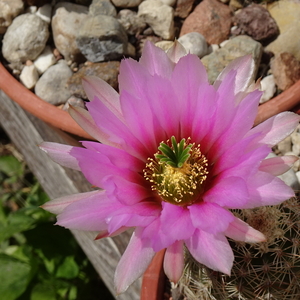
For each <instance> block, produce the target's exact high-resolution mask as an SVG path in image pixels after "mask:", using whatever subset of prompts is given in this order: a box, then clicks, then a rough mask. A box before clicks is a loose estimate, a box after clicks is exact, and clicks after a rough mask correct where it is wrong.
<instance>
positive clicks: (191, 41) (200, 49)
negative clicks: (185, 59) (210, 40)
mask: <svg viewBox="0 0 300 300" xmlns="http://www.w3.org/2000/svg"><path fill="white" fill-rule="evenodd" d="M178 42H179V43H180V44H181V45H182V46H183V47H184V48H185V49H186V50H187V52H189V53H191V54H195V55H197V56H198V57H200V58H202V57H203V56H204V55H206V54H207V53H208V46H207V42H206V40H205V37H204V36H203V35H202V34H200V33H198V32H190V33H187V34H185V35H183V36H181V37H180V38H179V39H178Z"/></svg>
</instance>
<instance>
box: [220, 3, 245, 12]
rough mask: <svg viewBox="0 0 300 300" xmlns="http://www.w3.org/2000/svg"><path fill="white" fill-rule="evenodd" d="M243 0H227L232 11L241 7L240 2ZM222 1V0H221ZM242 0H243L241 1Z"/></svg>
mask: <svg viewBox="0 0 300 300" xmlns="http://www.w3.org/2000/svg"><path fill="white" fill-rule="evenodd" d="M242 1H243V0H230V1H229V7H230V8H231V9H233V10H234V11H236V10H238V9H241V8H243V4H242ZM222 2H223V1H222ZM243 2H244V1H243Z"/></svg>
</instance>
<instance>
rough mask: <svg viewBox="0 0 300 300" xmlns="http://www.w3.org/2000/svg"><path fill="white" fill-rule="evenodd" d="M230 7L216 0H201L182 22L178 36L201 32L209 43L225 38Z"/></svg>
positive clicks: (226, 36)
mask: <svg viewBox="0 0 300 300" xmlns="http://www.w3.org/2000/svg"><path fill="white" fill-rule="evenodd" d="M231 18H232V12H231V9H230V8H229V7H228V6H227V5H225V4H223V3H221V2H219V1H218V0H203V1H202V2H201V3H200V4H198V5H197V6H196V8H195V9H194V11H193V12H192V13H191V14H190V15H189V16H188V17H187V18H186V19H185V21H184V22H183V25H182V28H181V31H180V36H182V35H184V34H186V33H189V32H194V31H195V32H199V33H201V34H202V35H203V36H204V37H205V39H206V41H207V42H208V43H209V44H220V43H221V42H223V41H224V40H227V39H228V38H229V35H230V28H231V23H232V21H231Z"/></svg>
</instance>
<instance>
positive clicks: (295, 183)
mask: <svg viewBox="0 0 300 300" xmlns="http://www.w3.org/2000/svg"><path fill="white" fill-rule="evenodd" d="M278 178H280V179H281V180H283V181H284V182H285V184H287V185H288V186H290V187H291V188H292V189H293V190H297V191H298V190H299V189H300V183H299V180H298V178H297V176H296V174H295V171H294V170H293V169H290V170H288V171H287V172H285V173H284V174H282V175H279V176H278Z"/></svg>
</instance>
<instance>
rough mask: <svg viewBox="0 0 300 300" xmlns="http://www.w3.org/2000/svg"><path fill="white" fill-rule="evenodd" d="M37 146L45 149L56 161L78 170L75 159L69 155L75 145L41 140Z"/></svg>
mask: <svg viewBox="0 0 300 300" xmlns="http://www.w3.org/2000/svg"><path fill="white" fill-rule="evenodd" d="M39 147H40V148H41V149H42V150H43V151H45V152H46V153H47V154H48V155H49V156H50V158H51V159H52V160H54V161H55V162H56V163H58V164H60V165H62V166H64V167H67V168H71V169H74V170H78V171H79V170H80V167H79V164H78V161H77V159H76V158H75V157H73V156H72V155H70V152H71V150H73V149H74V148H75V147H72V146H68V145H61V144H57V143H51V142H43V143H41V144H40V145H39Z"/></svg>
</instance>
